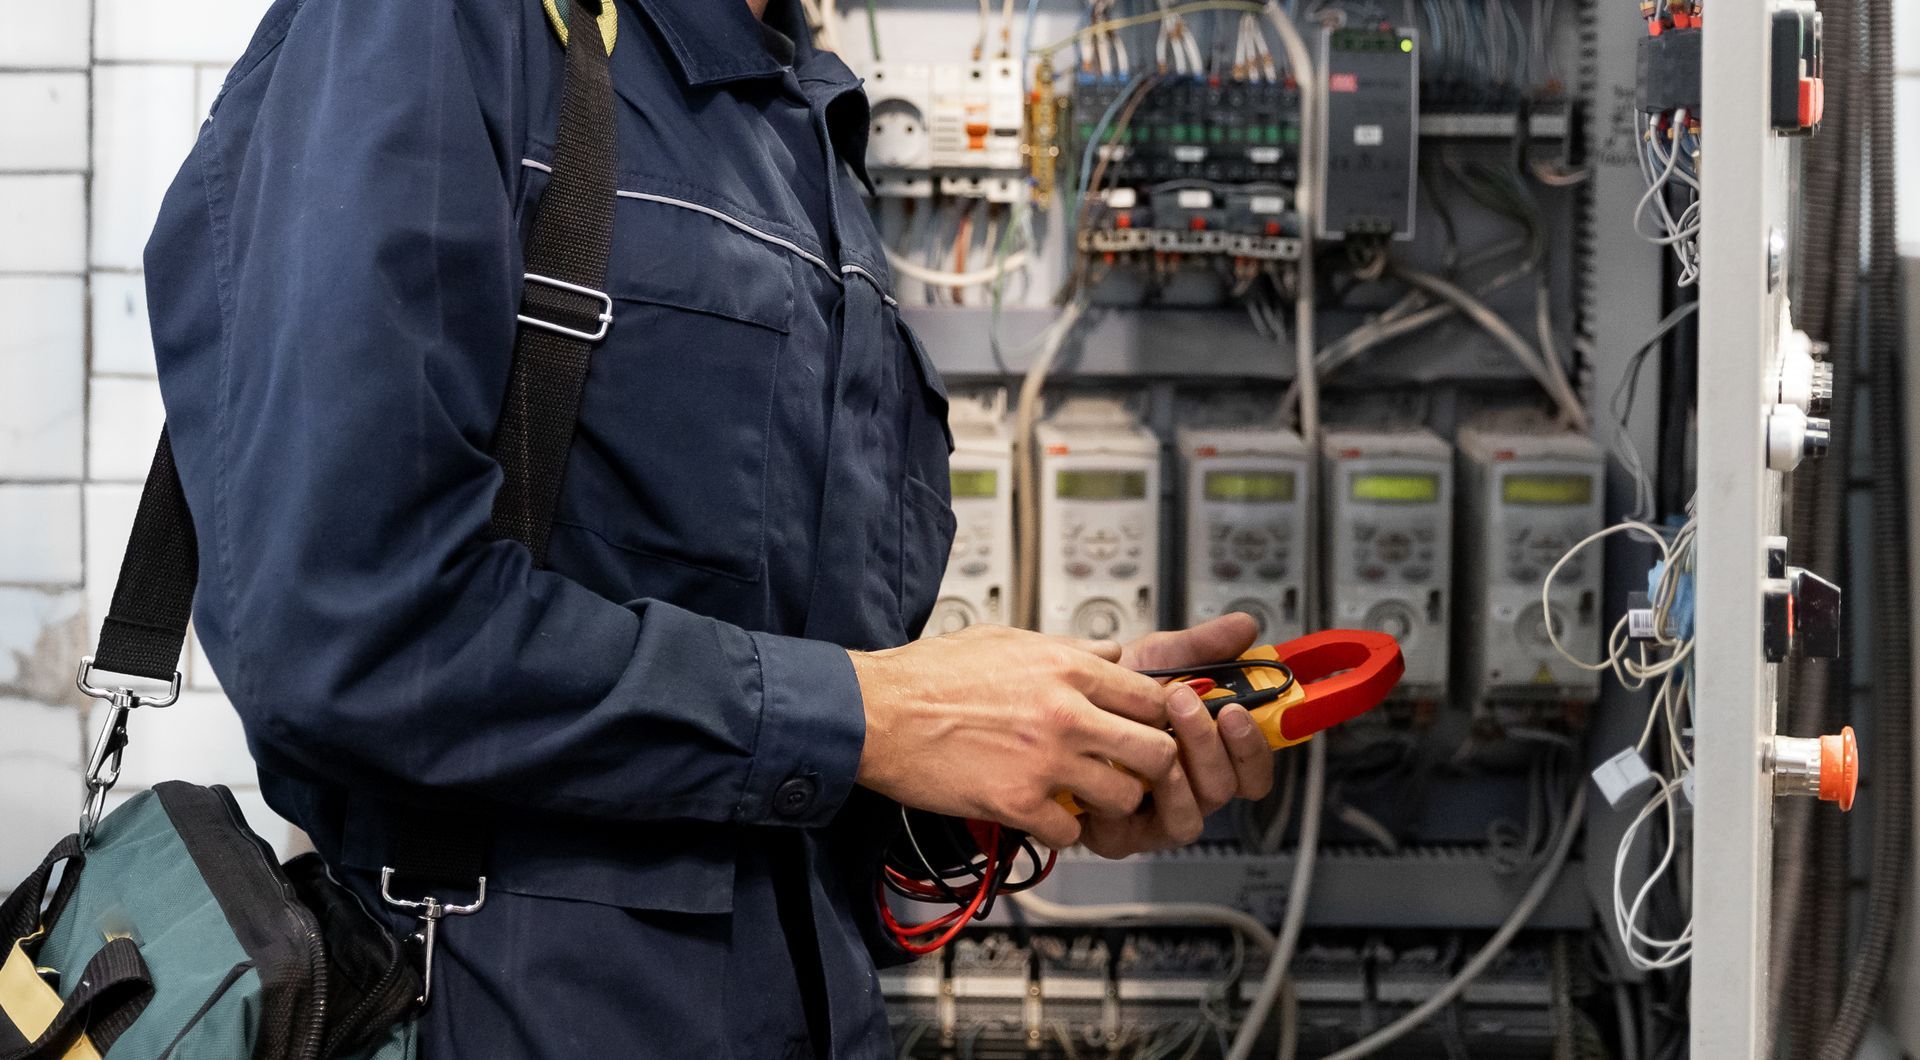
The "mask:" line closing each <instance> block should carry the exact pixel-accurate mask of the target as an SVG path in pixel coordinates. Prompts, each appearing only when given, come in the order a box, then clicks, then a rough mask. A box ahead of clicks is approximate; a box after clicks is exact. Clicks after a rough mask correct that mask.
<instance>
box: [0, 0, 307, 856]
mask: <svg viewBox="0 0 1920 1060" xmlns="http://www.w3.org/2000/svg"><path fill="white" fill-rule="evenodd" d="M269 2H270V0H0V893H4V891H5V889H6V888H7V887H8V886H9V885H10V884H11V883H12V881H13V880H15V879H17V878H18V877H19V875H20V874H21V873H24V872H25V871H26V870H27V869H28V868H30V867H31V866H32V865H33V864H34V863H36V862H37V861H38V860H39V858H40V856H41V855H42V854H43V853H45V851H46V849H47V848H48V847H49V846H51V845H52V844H53V843H54V842H55V841H56V840H57V839H58V838H59V837H60V836H61V835H63V834H65V833H67V832H70V831H72V830H73V827H74V819H75V817H76V815H77V814H78V812H79V806H80V777H79V771H80V767H81V760H82V757H83V754H84V748H85V743H86V741H87V740H88V739H89V738H90V734H89V733H88V732H87V730H86V723H87V720H88V714H89V710H88V707H89V705H88V702H87V701H86V700H84V699H83V698H81V697H80V696H79V694H78V693H77V692H75V691H74V690H73V685H72V682H73V667H74V666H75V665H76V664H77V662H78V658H79V656H81V655H84V654H85V653H86V652H87V651H88V650H89V649H90V648H91V646H92V641H93V638H94V637H95V636H96V635H97V631H98V627H99V622H100V619H101V617H102V616H103V615H104V614H105V612H106V607H107V602H108V600H109V599H111V597H112V593H113V584H114V579H115V577H116V575H117V574H118V572H119V567H120V559H121V556H122V554H123V553H124V551H125V548H126V540H127V533H128V530H129V528H130V527H131V525H132V522H133V513H134V510H135V508H136V506H137V504H138V500H139V492H140V486H139V483H140V481H141V480H142V479H143V478H144V477H145V475H146V471H147V465H148V462H149V461H150V460H151V459H152V455H153V445H154V441H155V438H156V436H157V435H158V433H159V430H160V425H161V421H162V419H163V417H164V410H163V408H162V406H161V403H160V398H159V390H158V386H157V384H156V383H155V381H154V378H153V376H154V358H153V344H152V340H151V338H150V337H149V335H148V330H147V303H146V284H145V278H144V277H143V276H142V275H141V273H140V269H141V254H142V251H143V249H144V247H145V245H146V241H147V237H148V234H149V231H150V230H151V228H152V225H153V219H154V216H155V214H156V213H157V212H158V210H159V206H160V203H161V200H162V197H163V196H164V194H165V192H166V189H167V187H168V185H169V184H170V183H171V182H172V180H173V178H174V175H175V173H176V172H177V171H178V170H179V167H180V163H181V162H182V160H183V159H184V158H185V157H186V155H187V152H188V151H189V150H190V149H191V148H192V146H193V143H194V140H195V137H196V136H197V134H198V129H199V127H200V124H201V121H202V119H203V118H204V117H205V115H206V113H207V111H208V109H209V108H210V107H211V106H212V104H213V100H214V97H215V96H216V95H217V94H218V93H219V90H220V86H221V83H222V82H223V81H224V80H225V78H226V71H227V67H228V66H229V65H230V64H231V63H232V62H233V60H234V59H236V58H237V57H238V56H239V54H240V52H241V51H242V50H243V49H244V48H245V46H246V43H247V41H248V40H249V38H250V37H251V36H252V33H253V28H254V25H255V23H256V22H257V21H258V20H259V17H260V14H261V12H263V11H264V10H265V9H266V7H267V6H268V4H269ZM181 668H182V670H183V671H184V672H185V674H186V676H187V687H188V689H189V691H188V692H187V694H186V696H185V697H184V699H183V702H181V703H180V704H179V705H178V706H176V707H173V708H170V709H168V710H165V711H151V712H143V713H142V714H140V715H138V716H136V719H135V721H134V723H133V733H132V735H133V742H132V746H131V748H130V750H129V751H128V760H127V769H126V771H125V772H124V773H123V776H122V781H121V786H120V788H119V789H118V790H117V791H116V792H115V794H114V795H113V797H112V799H111V800H110V802H109V806H113V805H118V804H119V803H121V802H123V801H124V800H126V799H127V798H130V797H131V796H132V794H133V793H134V792H135V791H138V790H139V789H140V786H141V785H143V784H147V783H151V782H152V781H155V780H159V779H162V778H165V777H183V778H187V779H193V780H198V781H202V782H221V783H225V784H228V785H229V786H230V787H231V788H232V789H233V791H234V796H235V798H236V799H237V800H238V801H239V803H240V804H241V806H242V808H243V809H244V811H245V813H246V814H247V817H248V820H249V821H251V822H252V823H253V825H254V827H255V828H256V829H257V830H258V831H259V832H260V833H261V835H262V836H263V837H265V838H266V839H267V840H268V841H269V842H271V843H273V844H274V846H275V847H276V848H277V849H279V850H280V851H281V852H282V853H283V854H285V853H286V852H287V851H288V850H290V849H292V847H293V837H292V830H291V829H290V827H289V826H288V825H286V823H285V822H283V821H280V820H278V819H277V818H276V817H275V816H274V815H273V813H272V811H270V810H269V809H268V808H267V806H266V803H265V801H264V800H262V798H261V796H260V792H259V789H258V786H257V778H256V776H255V773H254V768H253V763H252V760H251V758H250V757H249V756H248V754H247V751H246V746H245V741H244V739H243V737H242V734H241V730H240V725H239V721H238V717H237V715H235V713H234V712H233V710H232V708H231V707H230V706H229V704H228V702H227V700H226V698H225V696H224V695H223V694H222V693H221V691H220V683H219V679H218V678H217V677H216V676H215V675H214V673H213V671H212V668H211V666H209V665H208V663H207V661H206V658H205V654H204V652H202V651H201V650H200V648H199V645H198V642H197V640H193V639H191V638H190V641H189V647H188V650H187V651H186V653H185V657H184V658H183V659H182V661H181Z"/></svg>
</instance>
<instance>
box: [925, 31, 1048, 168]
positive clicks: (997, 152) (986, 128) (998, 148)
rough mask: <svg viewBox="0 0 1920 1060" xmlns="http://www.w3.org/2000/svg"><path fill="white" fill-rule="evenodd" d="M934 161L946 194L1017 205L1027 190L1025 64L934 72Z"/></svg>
mask: <svg viewBox="0 0 1920 1060" xmlns="http://www.w3.org/2000/svg"><path fill="white" fill-rule="evenodd" d="M930 93H931V95H930V98H931V102H932V109H931V110H930V111H929V122H930V126H929V127H930V129H931V132H932V139H933V143H932V163H933V168H934V170H935V173H936V176H937V177H938V178H939V181H940V193H941V194H943V195H958V196H969V197H975V198H984V199H986V200H987V201H988V202H1001V203H1009V202H1015V201H1018V199H1019V197H1020V190H1021V188H1022V187H1024V186H1025V183H1026V180H1025V172H1026V156H1025V155H1024V154H1023V153H1022V152H1021V144H1022V138H1021V123H1022V121H1023V120H1024V119H1025V116H1026V106H1025V103H1024V93H1022V92H1021V89H1020V64H1019V63H1018V62H1017V61H1015V60H1012V59H994V60H991V61H988V62H977V63H960V64H951V63H943V64H940V65H937V66H934V67H933V68H932V79H931V88H930Z"/></svg>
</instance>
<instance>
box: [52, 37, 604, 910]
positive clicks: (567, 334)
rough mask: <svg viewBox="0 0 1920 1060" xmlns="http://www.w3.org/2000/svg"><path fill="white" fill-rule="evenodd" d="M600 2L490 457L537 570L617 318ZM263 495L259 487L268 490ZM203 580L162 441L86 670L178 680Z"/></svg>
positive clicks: (454, 837)
mask: <svg viewBox="0 0 1920 1060" xmlns="http://www.w3.org/2000/svg"><path fill="white" fill-rule="evenodd" d="M599 6H600V2H599V0H575V2H573V3H570V4H569V5H568V17H567V26H568V40H569V44H568V45H567V47H566V59H565V67H564V72H563V74H562V82H561V92H560V120H559V127H558V130H557V131H556V133H555V147H554V156H553V166H552V176H551V179H550V180H549V182H548V184H547V190H546V193H545V195H543V196H542V197H541V199H540V202H539V204H538V205H537V207H536V213H535V217H534V222H533V230H532V233H531V234H530V235H529V236H528V239H527V248H526V260H525V273H526V275H525V278H524V282H523V284H522V287H521V296H520V297H521V304H520V312H519V314H518V320H519V322H520V327H519V331H518V333H517V335H516V337H515V339H514V348H513V365H512V368H511V369H510V370H509V374H508V377H507V393H506V400H505V403H504V404H503V406H502V409H501V414H500V423H499V426H498V427H497V428H496V430H495V434H494V439H493V445H492V453H493V457H494V459H495V460H497V461H499V463H500V466H501V468H502V470H503V471H504V472H505V477H504V481H503V482H502V484H501V487H500V491H499V493H498V494H497V495H496V496H495V498H494V506H493V522H492V528H493V532H494V534H495V535H497V536H498V537H501V538H505V539H510V540H514V541H518V542H520V543H521V544H523V545H525V546H526V547H527V549H528V551H530V552H532V553H533V560H534V565H535V566H536V567H539V566H545V565H546V558H547V540H548V536H549V534H550V533H551V531H552V528H553V516H554V509H555V506H556V505H557V504H558V502H559V497H560V481H561V478H562V476H563V475H564V473H565V471H566V462H567V452H568V450H569V449H570V448H571V445H572V442H573V434H574V426H575V422H576V420H577V419H578V418H579V412H580V395H581V391H582V390H583V389H584V388H585V385H586V379H587V366H588V362H589V360H590V358H591V355H592V352H593V348H594V346H596V345H597V344H598V343H599V342H600V340H601V339H603V338H605V337H606V334H607V330H608V328H609V327H610V326H611V324H612V321H613V302H612V299H611V298H609V297H608V296H607V294H606V293H605V292H606V276H607V259H608V255H609V253H610V251H611V249H612V246H613V210H614V201H615V195H614V193H615V190H616V189H615V185H614V158H615V142H614V122H613V81H612V77H611V76H610V74H609V72H608V68H607V52H606V47H605V44H604V43H603V42H602V40H601V36H600V26H599V23H598V21H597V20H596V18H595V11H594V10H590V9H597V8H598V7H599ZM263 488H265V486H264V484H263ZM198 578H199V553H198V551H197V544H196V541H195V537H194V529H193V519H192V516H191V514H190V513H189V512H188V510H187V498H186V494H185V493H184V492H182V490H181V488H180V476H179V474H178V472H177V470H176V469H175V467H174V461H173V450H172V447H171V446H170V445H169V443H168V438H167V432H166V430H165V429H164V428H163V429H162V430H161V432H160V444H159V447H158V449H157V450H156V451H155V453H154V457H153V466H152V468H151V470H149V471H148V473H147V482H146V487H145V489H144V490H143V491H142V492H141V495H140V507H139V510H138V512H137V513H136V514H135V516H134V521H133V532H132V535H131V536H130V537H129V538H128V540H127V551H126V557H125V559H124V560H122V562H121V565H120V578H119V581H118V583H117V584H116V585H115V586H114V590H113V600H112V603H111V604H110V605H109V607H108V609H107V617H106V620H105V621H104V622H103V623H102V624H101V627H100V641H99V647H98V648H97V649H96V650H95V652H94V654H93V655H92V656H90V657H89V659H88V660H87V662H85V663H84V664H83V665H82V667H81V675H80V676H81V685H82V689H83V691H88V694H90V695H98V696H99V697H100V698H110V696H109V694H107V690H104V689H95V688H91V685H90V681H89V676H90V672H91V670H95V669H97V670H104V671H111V672H113V673H118V674H130V675H133V676H136V677H143V678H148V679H152V680H155V681H164V682H172V683H173V686H174V688H175V689H176V690H177V688H178V682H179V670H178V665H179V661H180V652H181V649H182V647H183V646H184V644H185V641H186V635H187V617H188V613H189V611H190V610H191V607H192V603H193V591H194V585H195V583H196V582H197V581H198ZM396 825H397V828H396V830H395V843H394V850H393V852H392V856H393V859H394V864H393V868H394V869H395V873H396V875H399V876H404V877H407V878H409V879H410V880H414V881H418V882H424V883H464V884H465V885H467V886H471V885H472V883H473V881H474V880H475V878H476V877H479V876H481V875H484V859H485V851H486V843H485V829H484V827H483V826H482V825H481V823H480V821H478V820H476V819H475V818H473V817H472V816H471V815H462V814H458V813H446V812H434V813H429V812H426V811H425V810H424V809H423V810H422V811H420V812H416V813H410V814H408V815H406V816H405V817H404V818H403V819H402V820H400V821H398V822H396Z"/></svg>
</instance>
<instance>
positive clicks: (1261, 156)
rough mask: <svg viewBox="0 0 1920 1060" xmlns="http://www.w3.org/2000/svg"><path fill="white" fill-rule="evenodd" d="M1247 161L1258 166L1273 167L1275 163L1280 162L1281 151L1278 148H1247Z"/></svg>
mask: <svg viewBox="0 0 1920 1060" xmlns="http://www.w3.org/2000/svg"><path fill="white" fill-rule="evenodd" d="M1247 161H1249V162H1252V163H1253V164H1254V165H1257V166H1270V165H1273V164H1274V163H1275V162H1278V161H1280V149H1279V148H1278V147H1249V148H1247Z"/></svg>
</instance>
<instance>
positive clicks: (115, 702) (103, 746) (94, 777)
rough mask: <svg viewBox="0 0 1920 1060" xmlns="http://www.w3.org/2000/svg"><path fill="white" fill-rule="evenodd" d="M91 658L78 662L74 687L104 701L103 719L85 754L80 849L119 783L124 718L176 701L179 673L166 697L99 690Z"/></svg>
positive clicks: (124, 744) (124, 741)
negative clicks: (138, 711)
mask: <svg viewBox="0 0 1920 1060" xmlns="http://www.w3.org/2000/svg"><path fill="white" fill-rule="evenodd" d="M92 678H93V656H91V655H89V656H87V657H86V658H84V659H82V660H80V672H79V673H78V674H77V675H75V677H74V684H75V685H77V686H78V687H79V689H80V691H81V693H82V694H83V695H85V696H87V697H88V698H90V699H100V700H105V701H106V703H107V719H106V721H104V722H102V723H101V725H100V732H99V734H98V735H96V736H95V737H94V738H93V750H92V752H90V753H89V754H88V755H87V776H86V783H87V795H86V804H85V805H84V806H82V807H81V809H80V846H81V847H82V848H85V847H86V846H87V845H88V844H90V843H92V842H93V832H94V829H96V828H98V827H99V826H100V818H101V817H103V816H105V815H106V810H107V793H108V792H110V791H112V790H113V786H114V785H115V784H116V783H118V782H119V780H120V762H121V760H122V759H123V758H124V757H125V756H126V752H127V715H129V714H131V713H133V710H134V708H135V707H170V706H172V705H173V704H174V703H176V702H178V701H179V699H180V671H178V670H175V671H174V672H173V680H172V681H170V682H169V683H168V685H167V691H166V694H165V695H163V696H157V697H151V698H149V697H146V696H142V695H140V694H139V693H137V692H135V691H134V690H133V689H131V688H128V687H126V686H124V685H121V686H116V687H113V688H103V687H101V686H99V685H96V684H94V683H93V680H92Z"/></svg>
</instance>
